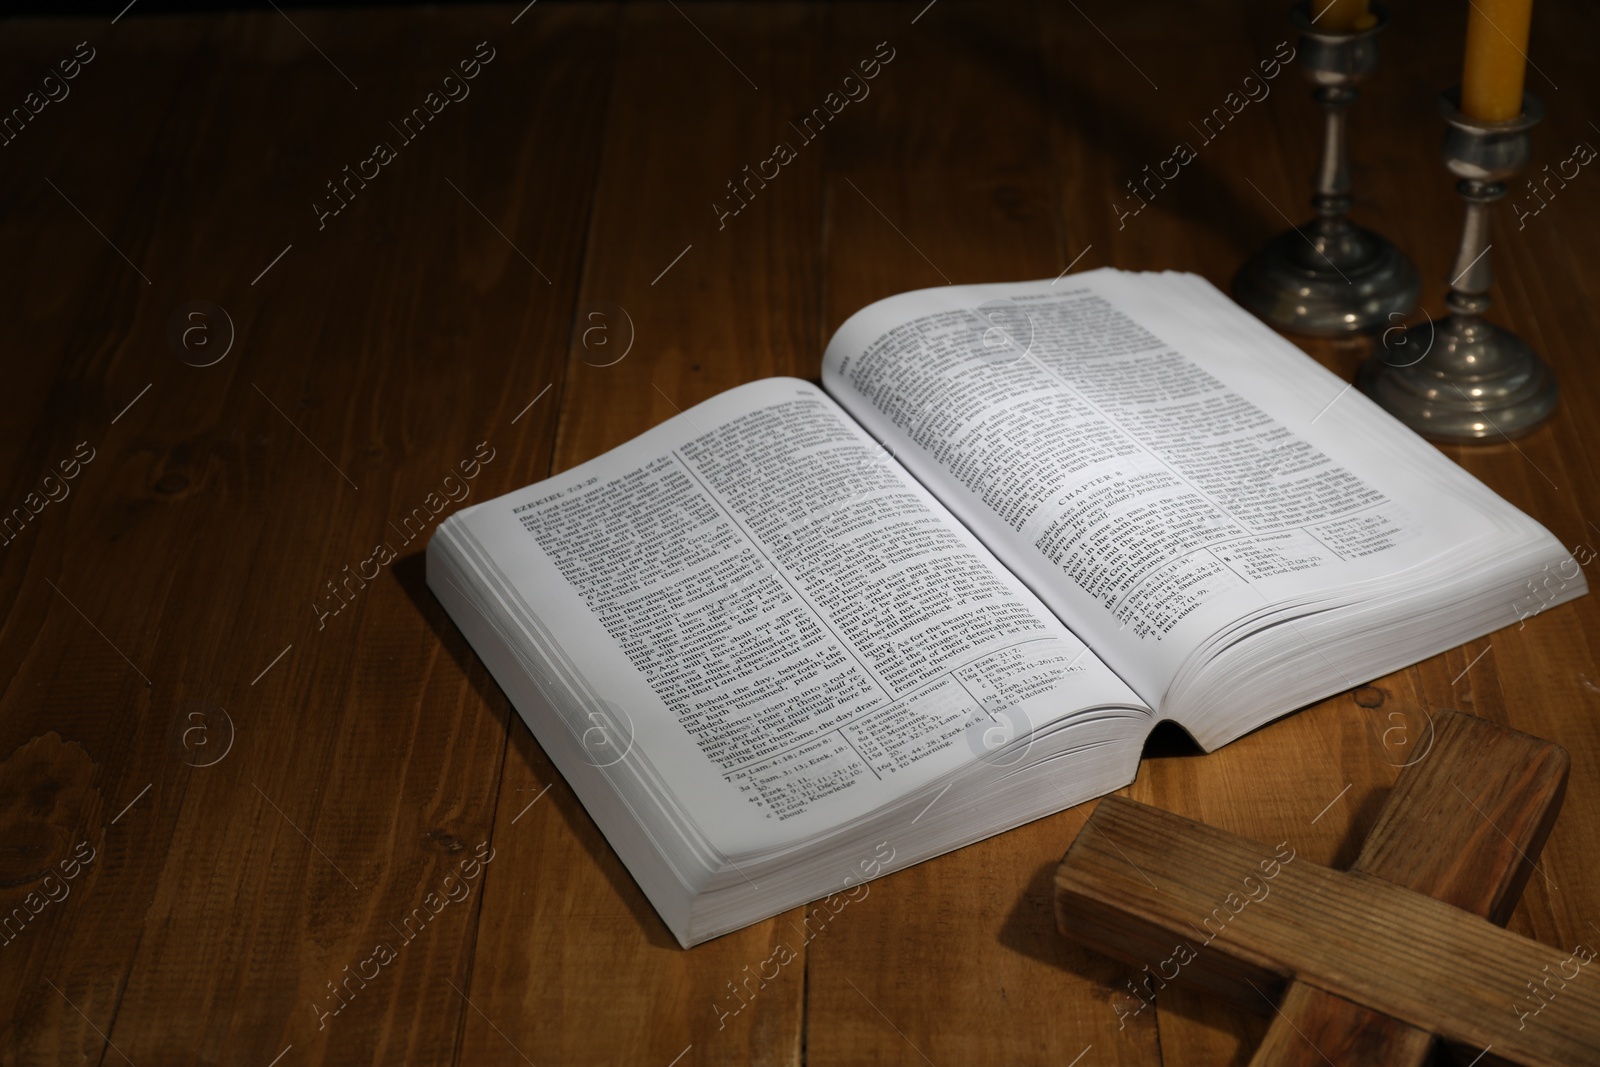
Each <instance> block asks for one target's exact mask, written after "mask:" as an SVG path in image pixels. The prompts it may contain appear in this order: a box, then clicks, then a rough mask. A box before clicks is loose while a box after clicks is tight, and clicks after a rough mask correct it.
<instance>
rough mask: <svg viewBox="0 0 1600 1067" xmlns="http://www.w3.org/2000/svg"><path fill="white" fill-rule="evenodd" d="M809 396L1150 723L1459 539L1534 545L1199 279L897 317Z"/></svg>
mask: <svg viewBox="0 0 1600 1067" xmlns="http://www.w3.org/2000/svg"><path fill="white" fill-rule="evenodd" d="M1197 309H1198V310H1197ZM1241 320H1243V321H1241ZM823 384H824V386H825V387H826V388H827V389H828V390H829V392H830V394H831V395H833V396H834V397H836V398H837V399H838V400H839V401H840V403H841V404H842V405H843V406H844V407H845V408H846V409H847V410H848V411H850V413H851V414H853V415H854V416H855V417H856V418H857V420H858V421H860V422H861V424H862V425H863V426H864V427H865V428H866V429H867V430H868V431H869V432H871V433H872V434H873V435H874V436H876V437H877V438H878V439H879V440H881V441H883V442H884V443H885V444H886V446H887V447H888V448H890V449H891V450H893V451H894V452H895V453H896V455H897V456H898V458H899V459H900V460H901V462H902V463H903V464H904V465H905V466H906V468H907V469H908V470H910V471H911V472H912V473H913V474H914V475H916V477H917V478H919V479H920V480H921V481H922V482H923V483H924V484H926V485H928V486H929V487H930V489H932V490H933V491H934V492H935V494H936V495H938V496H939V498H940V499H941V500H942V501H944V502H945V504H947V505H948V506H949V507H950V508H951V510H952V511H953V512H955V514H956V515H957V516H958V517H959V518H960V519H962V521H964V522H965V523H966V524H967V525H968V526H969V527H970V528H971V529H973V530H974V531H975V532H976V533H977V534H978V535H979V537H980V538H981V539H982V540H983V541H984V543H986V544H987V545H989V547H990V548H992V549H993V550H994V551H995V553H996V555H998V556H999V557H1000V559H1001V560H1002V561H1003V562H1004V563H1005V564H1006V565H1007V566H1009V567H1010V568H1011V570H1012V571H1013V572H1014V573H1015V574H1017V575H1018V576H1019V577H1020V578H1022V579H1023V580H1024V581H1025V582H1026V583H1027V584H1028V586H1029V587H1030V588H1032V589H1033V590H1034V591H1035V592H1036V593H1038V594H1039V596H1040V597H1041V599H1043V600H1044V601H1045V603H1047V604H1048V605H1049V606H1050V607H1051V608H1052V610H1054V611H1055V612H1056V613H1057V614H1058V615H1059V616H1060V618H1061V619H1062V620H1063V621H1064V622H1066V624H1067V625H1068V626H1070V627H1071V628H1072V629H1073V630H1074V631H1076V632H1077V633H1078V634H1079V635H1081V636H1082V637H1084V638H1085V639H1086V640H1087V641H1088V642H1089V643H1090V644H1091V645H1092V646H1093V647H1094V648H1095V650H1096V651H1097V652H1099V653H1100V655H1101V657H1102V658H1103V659H1104V660H1105V661H1106V663H1107V664H1108V665H1109V666H1110V667H1111V668H1112V669H1113V670H1115V671H1116V672H1117V673H1118V674H1119V675H1120V676H1121V677H1122V678H1124V679H1125V680H1126V681H1127V682H1128V683H1129V684H1130V685H1131V686H1132V687H1133V689H1134V690H1135V691H1136V692H1138V693H1139V694H1140V695H1141V696H1142V697H1143V698H1144V699H1145V700H1146V701H1147V702H1148V703H1149V704H1150V705H1151V706H1153V707H1157V708H1160V706H1161V702H1162V698H1163V696H1164V694H1165V693H1167V692H1168V689H1169V686H1171V685H1172V684H1173V682H1174V678H1175V676H1177V675H1178V673H1179V672H1180V670H1182V669H1183V668H1184V667H1185V665H1186V664H1190V665H1192V661H1193V660H1194V659H1195V653H1196V651H1197V650H1198V649H1201V648H1202V647H1204V646H1206V645H1207V643H1208V642H1211V641H1213V640H1214V639H1216V638H1217V635H1219V634H1221V633H1223V632H1225V631H1228V630H1230V629H1232V630H1234V631H1238V630H1240V629H1241V628H1244V627H1248V626H1249V625H1250V621H1251V620H1252V619H1261V618H1265V617H1266V616H1267V615H1268V614H1269V613H1271V612H1272V611H1274V610H1279V611H1281V609H1283V608H1284V606H1285V605H1292V604H1294V603H1295V602H1296V601H1304V602H1306V603H1311V602H1312V601H1318V602H1320V603H1322V604H1327V603H1329V602H1331V601H1332V600H1336V599H1338V598H1340V597H1344V598H1346V599H1347V600H1348V599H1349V598H1350V597H1353V596H1355V595H1356V592H1355V591H1356V590H1357V589H1359V588H1362V587H1363V583H1365V587H1366V588H1369V589H1370V588H1372V587H1373V586H1374V585H1381V582H1382V580H1383V579H1384V577H1385V576H1392V575H1394V574H1397V573H1400V572H1403V571H1405V570H1406V569H1407V568H1410V567H1414V566H1417V565H1418V564H1420V563H1421V562H1423V561H1425V560H1428V559H1431V558H1433V557H1436V556H1438V555H1439V554H1440V553H1442V552H1445V551H1447V550H1449V549H1450V548H1451V547H1452V546H1453V545H1459V544H1460V543H1461V540H1462V533H1461V531H1462V530H1477V529H1483V528H1484V527H1485V525H1486V524H1488V523H1491V522H1494V523H1498V524H1500V525H1501V526H1503V527H1517V528H1519V529H1521V528H1522V527H1526V528H1528V532H1529V536H1530V537H1533V536H1538V535H1540V534H1543V531H1542V529H1541V528H1539V527H1538V526H1537V524H1536V523H1533V522H1532V520H1528V519H1526V517H1525V516H1521V514H1520V512H1516V510H1515V509H1514V508H1511V507H1510V505H1507V504H1505V503H1504V502H1503V501H1501V500H1500V499H1499V498H1498V497H1495V496H1494V494H1493V493H1490V492H1489V491H1488V490H1487V489H1485V488H1484V487H1483V486H1482V485H1481V484H1480V483H1478V482H1477V481H1476V480H1475V479H1472V478H1471V476H1470V475H1467V474H1466V473H1465V472H1464V471H1461V470H1460V468H1458V467H1457V466H1456V465H1455V464H1453V463H1451V462H1450V461H1449V460H1448V459H1446V458H1445V457H1443V456H1441V455H1439V454H1438V453H1437V451H1436V450H1434V449H1433V448H1432V447H1431V446H1428V445H1426V444H1425V443H1424V442H1422V441H1421V440H1420V439H1419V438H1416V437H1415V436H1414V435H1412V434H1411V433H1410V431H1408V430H1405V429H1404V428H1403V427H1400V426H1399V424H1398V423H1396V422H1394V420H1392V419H1390V418H1389V417H1388V416H1387V415H1386V414H1384V413H1383V412H1382V411H1380V410H1379V409H1378V408H1376V406H1374V405H1373V404H1371V402H1370V401H1368V400H1367V399H1366V397H1364V396H1363V395H1361V394H1360V393H1359V392H1357V391H1355V390H1353V389H1351V387H1350V386H1349V384H1348V383H1346V382H1344V381H1342V380H1340V379H1338V378H1337V377H1335V376H1334V375H1332V374H1330V373H1329V372H1327V371H1326V370H1324V369H1322V368H1321V367H1320V366H1318V365H1317V364H1316V363H1315V362H1314V361H1312V360H1311V359H1310V358H1309V357H1307V356H1305V355H1304V354H1303V353H1301V352H1299V350H1298V349H1295V348H1294V347H1293V346H1291V345H1289V344H1288V343H1287V342H1285V341H1283V340H1282V339H1281V338H1278V337H1276V336H1275V335H1273V334H1271V332H1270V331H1268V330H1267V329H1266V328H1265V327H1263V326H1261V325H1260V324H1259V323H1256V322H1255V321H1254V320H1253V319H1250V318H1249V316H1248V315H1247V314H1246V313H1244V312H1243V311H1242V310H1240V309H1239V308H1237V306H1235V305H1232V304H1231V302H1228V301H1227V300H1226V298H1224V297H1222V296H1221V294H1220V293H1217V291H1216V290H1215V289H1213V288H1211V287H1210V286H1209V285H1208V284H1207V283H1205V282H1204V281H1203V280H1201V279H1198V278H1194V277H1192V276H1187V275H1176V274H1171V275H1136V274H1125V273H1122V272H1119V271H1112V270H1101V271H1092V272H1085V273H1084V274H1080V275H1071V276H1067V277H1062V278H1059V279H1057V280H1056V281H1054V282H1050V281H1043V282H1031V283H1016V284H1005V285H974V286H952V287H949V288H944V289H933V290H923V291H919V292H913V293H905V294H902V295H900V296H895V297H891V298H889V299H886V300H882V301H879V302H878V303H876V304H873V305H871V306H870V307H868V308H866V309H864V310H863V311H861V312H858V313H857V314H856V315H855V316H853V317H852V318H851V319H850V320H848V321H847V322H846V323H845V324H844V325H843V326H842V327H840V329H839V331H838V332H837V333H836V334H835V335H834V338H833V340H832V341H831V342H830V344H829V346H828V350H827V354H826V356H825V359H824V363H823ZM1519 521H1520V522H1521V523H1522V527H1518V523H1519ZM1543 536H1544V537H1545V538H1549V535H1548V534H1543ZM1550 540H1551V541H1552V543H1553V538H1551V539H1550ZM1553 550H1554V551H1555V552H1556V554H1557V555H1558V556H1559V555H1560V552H1559V545H1553ZM1280 617H1281V615H1280ZM1505 621H1506V622H1507V623H1509V622H1511V621H1513V620H1512V619H1511V618H1510V617H1509V616H1508V617H1507V619H1506V620H1505ZM1291 625H1293V623H1292V622H1291ZM1356 669H1359V668H1356ZM1350 684H1352V685H1353V684H1356V683H1355V682H1354V681H1351V682H1350ZM1282 710H1289V709H1288V708H1284V709H1282Z"/></svg>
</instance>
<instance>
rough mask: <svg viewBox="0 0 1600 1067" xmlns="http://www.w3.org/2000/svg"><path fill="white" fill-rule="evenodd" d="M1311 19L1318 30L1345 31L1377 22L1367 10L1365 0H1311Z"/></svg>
mask: <svg viewBox="0 0 1600 1067" xmlns="http://www.w3.org/2000/svg"><path fill="white" fill-rule="evenodd" d="M1311 16H1312V18H1311V21H1312V22H1314V23H1316V26H1317V29H1319V30H1331V31H1333V32H1334V33H1347V32H1349V31H1351V30H1364V29H1366V28H1367V27H1369V26H1371V25H1372V24H1373V23H1375V22H1377V21H1378V20H1377V18H1376V17H1374V16H1373V14H1372V13H1371V12H1370V11H1368V10H1367V0H1311Z"/></svg>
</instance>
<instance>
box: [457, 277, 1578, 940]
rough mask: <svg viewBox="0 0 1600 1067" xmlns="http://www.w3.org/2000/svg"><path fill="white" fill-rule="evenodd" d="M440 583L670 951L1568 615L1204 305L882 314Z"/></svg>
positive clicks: (1178, 294) (946, 297)
mask: <svg viewBox="0 0 1600 1067" xmlns="http://www.w3.org/2000/svg"><path fill="white" fill-rule="evenodd" d="M1551 575H1558V576H1559V579H1558V580H1555V581H1552V580H1550V576H1551ZM428 584H429V586H430V588H431V589H432V590H433V591H434V593H435V595H436V596H438V598H439V599H440V600H441V601H442V602H443V603H444V605H445V607H446V608H447V609H448V610H449V612H450V614H451V616H452V617H453V618H454V619H455V620H456V622H457V624H458V625H459V626H460V628H461V630H462V631H463V633H464V634H465V635H466V637H467V639H468V640H469V641H470V642H471V644H472V646H473V647H474V648H475V649H476V650H477V652H478V653H479V655H480V656H481V657H482V658H483V660H484V662H485V663H486V664H487V665H488V667H489V669H490V671H491V672H492V673H493V675H494V677H495V678H496V680H497V681H498V682H499V683H500V685H501V687H502V688H503V689H504V690H505V692H506V693H507V695H508V696H509V697H510V699H511V701H512V703H513V704H514V705H515V706H516V708H517V710H518V711H519V712H520V713H521V715H522V717H523V718H524V719H525V720H526V721H527V723H528V725H529V727H530V728H532V730H533V732H534V734H535V735H536V736H537V737H538V739H539V742H540V743H541V745H543V747H544V749H545V751H546V752H547V753H548V754H549V756H550V758H551V759H552V760H554V762H555V763H556V765H557V766H558V767H559V768H560V770H561V772H562V774H563V775H564V776H565V777H566V779H567V780H568V782H569V783H570V784H571V786H572V788H573V790H574V791H575V792H576V793H577V794H578V796H579V798H580V799H581V800H582V801H583V803H584V805H585V806H586V807H587V808H588V810H589V813H590V814H591V815H592V816H593V818H594V820H595V822H596V823H597V824H598V825H599V826H600V828H601V830H602V831H603V832H604V833H605V835H606V837H607V838H608V839H609V841H610V842H611V844H612V846H613V847H614V848H615V849H616V851H617V853H618V854H619V855H620V856H621V857H622V859H623V861H624V862H625V863H626V864H627V866H628V868H629V870H630V871H631V872H632V873H633V876H634V877H635V879H637V881H638V883H639V885H640V886H641V887H642V888H643V890H644V892H645V894H646V895H647V896H648V897H649V898H650V900H651V902H652V903H653V904H654V905H655V907H656V909H657V911H658V912H659V913H660V915H661V917H662V919H663V920H664V921H665V922H666V925H667V926H668V927H669V928H671V930H672V932H673V933H674V934H675V935H676V936H677V938H678V940H679V941H680V942H681V943H682V944H683V945H685V946H689V945H692V944H695V943H697V942H700V941H704V940H706V939H708V938H712V937H715V936H717V935H719V934H722V933H725V932H727V931H730V930H733V929H737V928H738V927H741V926H744V925H747V924H749V923H751V922H754V921H757V920H759V919H762V918H766V917H768V916H771V915H774V914H777V913H778V912H780V911H783V910H785V909H788V908H790V907H794V906H796V905H799V904H801V903H805V902H807V901H811V900H815V899H817V898H820V897H824V896H828V895H830V894H836V893H842V892H846V891H853V887H855V886H857V885H858V884H860V883H861V882H863V881H864V880H866V879H868V878H871V877H874V876H877V875H879V874H882V873H885V872H886V871H887V870H890V869H894V868H898V867H901V866H904V865H907V864H910V863H915V862H918V861H920V860H924V859H927V858H929V857H932V856H936V855H938V854H940V853H943V852H947V851H949V850H951V849H954V848H958V847H960V846H962V845H964V844H968V843H970V842H973V841H976V840H980V839H982V838H985V837H988V836H990V835H993V834H996V833H999V832H1001V831H1003V830H1006V829H1009V828H1011V827H1014V826H1017V825H1019V824H1021V823H1024V822H1027V821H1029V820H1032V819H1036V818H1039V817H1041V816H1043V815H1046V814H1050V813H1052V812H1056V811H1059V810H1062V809H1064V808H1067V807H1070V806H1072V805H1075V804H1078V803H1080V802H1082V801H1084V800H1087V799H1089V798H1092V797H1095V796H1098V795H1101V794H1103V793H1106V792H1109V791H1111V790H1113V789H1116V788H1118V787H1120V786H1123V785H1125V784H1127V783H1128V782H1130V781H1132V780H1133V777H1134V775H1135V772H1136V770H1137V767H1138V761H1139V756H1140V751H1141V748H1142V746H1143V743H1144V740H1145V738H1146V736H1147V735H1148V734H1149V732H1150V730H1151V729H1152V727H1153V726H1154V725H1155V724H1156V723H1157V722H1158V721H1161V720H1172V721H1174V722H1176V723H1177V724H1179V725H1180V726H1182V727H1183V728H1184V729H1185V730H1187V731H1188V732H1189V734H1190V735H1192V736H1193V737H1194V738H1195V740H1196V741H1198V743H1199V744H1200V745H1201V746H1202V747H1204V748H1205V749H1207V750H1210V749H1214V748H1216V747H1217V746H1219V745H1223V744H1225V743H1227V742H1228V741H1230V740H1232V739H1234V738H1236V737H1238V736H1239V735H1241V734H1243V733H1245V732H1247V731H1249V730H1252V729H1254V728H1256V727H1258V726H1261V725H1262V724H1264V723H1266V722H1268V721H1270V720H1271V719H1273V718H1276V717H1278V716H1281V715H1283V714H1285V713H1287V712H1290V711H1293V710H1294V709H1296V708H1298V707H1301V706H1303V705H1305V704H1307V703H1310V702H1312V701H1315V700H1318V699H1320V698H1322V697H1325V696H1328V695H1330V694H1332V693H1336V692H1339V691H1341V690H1345V689H1348V688H1351V687H1353V686H1356V685H1358V684H1360V683H1362V682H1365V681H1367V680H1369V679H1371V678H1374V677H1376V676H1379V675H1382V674H1386V673H1388V672H1390V671H1393V670H1396V669H1399V668H1401V667H1403V666H1406V665H1407V664H1410V663H1412V662H1415V661H1416V660H1419V659H1422V658H1425V657H1427V656H1430V655H1433V654H1435V653H1438V652H1440V651H1443V650H1445V649H1448V648H1451V647H1453V646H1455V645H1457V644H1459V643H1461V642H1463V641H1466V640H1469V639H1471V638H1474V637H1477V636H1480V635H1482V634H1484V633H1486V632H1488V631H1490V630H1494V629H1497V628H1499V627H1501V626H1504V625H1507V624H1511V623H1515V622H1516V621H1518V618H1519V617H1522V616H1526V615H1528V614H1531V613H1532V611H1533V610H1536V609H1542V608H1544V607H1547V606H1550V605H1552V604H1554V603H1556V602H1558V601H1561V600H1565V599H1569V598H1571V597H1574V596H1577V595H1579V594H1581V593H1582V592H1584V591H1585V586H1584V582H1583V578H1582V575H1581V573H1578V572H1577V568H1576V564H1575V563H1574V562H1573V561H1572V559H1571V557H1570V556H1569V554H1568V553H1567V552H1566V551H1565V550H1564V549H1563V548H1562V546H1561V544H1560V543H1559V542H1558V541H1557V540H1556V539H1555V538H1554V537H1553V536H1552V535H1551V534H1550V533H1548V532H1547V531H1546V530H1545V529H1544V528H1543V527H1541V526H1540V525H1539V524H1538V523H1536V522H1534V521H1533V520H1532V519H1530V518H1529V517H1528V516H1526V515H1524V514H1523V513H1522V512H1520V511H1518V510H1517V509H1516V508H1514V507H1512V506H1511V505H1510V504H1508V503H1506V502H1505V501H1504V500H1502V499H1501V498H1500V497H1498V496H1496V495H1495V494H1494V493H1493V492H1491V491H1490V490H1489V489H1488V488H1486V487H1485V486H1484V485H1483V484H1481V483H1480V482H1478V481H1477V480H1476V479H1474V478H1473V477H1472V476H1470V475H1469V474H1467V473H1466V472H1465V471H1463V470H1461V468H1459V467H1458V466H1456V465H1455V464H1454V463H1452V462H1451V461H1450V460H1449V459H1447V458H1446V457H1444V456H1443V455H1441V454H1440V453H1439V452H1437V451H1436V450H1435V449H1434V448H1433V447H1432V446H1430V445H1428V444H1427V443H1425V442H1424V441H1423V440H1422V439H1421V438H1419V437H1417V436H1415V435H1414V434H1413V433H1412V432H1411V431H1410V430H1408V429H1406V428H1404V427H1403V426H1402V425H1401V424H1400V423H1398V422H1396V421H1395V420H1393V419H1391V418H1390V417H1389V416H1388V415H1386V414H1384V413H1383V412H1382V411H1381V410H1380V409H1379V408H1377V407H1376V406H1375V405H1373V404H1372V403H1371V402H1370V401H1368V400H1367V399H1366V397H1364V396H1362V395H1361V394H1360V393H1358V392H1356V391H1355V390H1353V389H1351V388H1350V386H1349V385H1348V384H1347V383H1345V382H1343V381H1342V380H1340V379H1338V378H1336V377H1335V376H1334V375H1332V374H1330V373H1329V372H1327V371H1326V370H1324V369H1322V368H1321V367H1320V366H1319V365H1318V364H1316V363H1315V362H1314V361H1313V360H1311V359H1310V358H1309V357H1307V356H1305V355H1304V354H1303V353H1301V352H1300V351H1299V350H1298V349H1296V348H1295V347H1293V346H1292V345H1290V344H1289V343H1287V342H1286V341H1284V340H1283V339H1281V338H1279V337H1278V336H1277V335H1276V334H1274V333H1272V332H1271V331H1270V330H1268V329H1267V328H1266V327H1265V326H1263V325H1261V324H1260V323H1258V322H1257V321H1256V320H1255V319H1253V318H1251V317H1250V316H1249V315H1247V314H1246V313H1244V312H1243V311H1242V310H1240V309H1239V308H1238V307H1237V306H1236V305H1235V304H1233V303H1232V302H1231V301H1230V300H1228V299H1227V298H1226V297H1224V296H1223V295H1222V294H1221V293H1219V292H1218V291H1217V290H1216V289H1214V288H1213V287H1212V286H1210V285H1209V284H1208V283H1206V282H1205V281H1204V280H1202V279H1200V278H1197V277H1195V276H1192V275H1183V274H1173V273H1166V274H1128V273H1122V272H1118V271H1112V270H1102V271H1094V272H1088V273H1084V274H1079V275H1072V276H1069V277H1064V278H1059V279H1057V280H1056V281H1054V282H1050V281H1044V282H1031V283H1020V284H1007V285H980V286H953V287H949V288H944V289H932V290H924V291H919V292H913V293H905V294H902V295H899V296H895V297H892V298H890V299H887V300H883V301H880V302H878V303H876V304H873V305H872V306H870V307H868V308H866V309H865V310H863V311H860V312H858V313H857V314H856V315H854V316H853V317H851V318H850V319H849V321H847V322H846V323H845V324H844V325H843V326H842V327H841V328H840V329H839V331H838V332H837V333H836V334H835V335H834V337H833V339H832V340H831V342H830V343H829V345H828V348H827V352H826V354H825V356H824V358H823V366H822V387H821V388H818V387H817V386H816V385H814V384H812V383H810V382H806V381H802V380H799V379H794V378H773V379H767V380H764V381H757V382H752V383H750V384H747V385H743V386H740V387H738V388H736V389H733V390H730V391H728V392H726V393H723V394H721V395H720V396H716V397H713V398H712V399H710V400H708V401H706V402H704V403H702V404H699V405H697V406H695V407H693V408H692V409H690V410H688V411H685V412H683V413H682V414H681V415H678V416H676V417H674V418H671V419H669V420H667V421H666V422H664V423H662V424H661V425H659V426H657V427H655V428H654V429H652V430H650V431H649V432H647V433H645V434H643V435H642V436H640V437H637V438H635V439H634V440H632V441H630V442H628V443H626V444H624V445H622V446H620V447H618V448H616V449H613V450H612V451H610V452H607V453H606V454H604V455H602V456H599V457H598V458H596V459H593V460H590V461H589V462H587V463H584V464H581V465H579V466H577V467H574V468H572V469H570V470H567V471H565V472H563V473H562V474H560V475H557V476H556V477H553V478H549V479H547V480H545V481H542V482H539V483H537V484H535V485H530V486H528V487H527V488H525V489H522V490H519V491H517V492H514V493H510V494H508V495H506V496H502V497H499V498H497V499H494V500H490V501H487V502H486V503H482V504H478V505H477V506H475V507H470V508H467V509H465V510H463V511H461V512H459V513H457V514H456V515H454V516H452V517H451V518H450V519H448V520H447V521H446V522H444V523H443V524H442V525H441V527H440V528H439V530H438V532H437V533H436V534H435V536H434V538H433V540H432V542H431V544H430V545H429V546H428ZM1530 605H1531V606H1532V607H1530Z"/></svg>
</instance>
